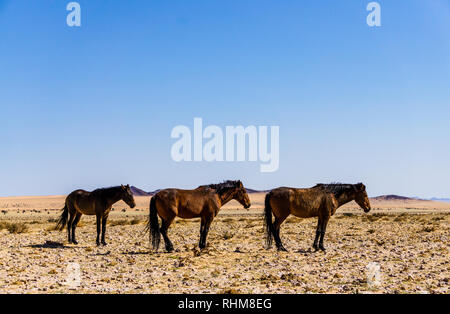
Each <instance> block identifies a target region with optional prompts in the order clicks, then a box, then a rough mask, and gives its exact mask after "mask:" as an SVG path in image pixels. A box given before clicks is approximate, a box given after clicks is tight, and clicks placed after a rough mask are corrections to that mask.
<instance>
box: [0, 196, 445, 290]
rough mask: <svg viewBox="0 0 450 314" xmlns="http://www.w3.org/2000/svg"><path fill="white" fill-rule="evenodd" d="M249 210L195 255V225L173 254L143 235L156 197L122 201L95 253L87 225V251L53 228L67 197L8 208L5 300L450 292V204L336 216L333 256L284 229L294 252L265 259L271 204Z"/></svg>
mask: <svg viewBox="0 0 450 314" xmlns="http://www.w3.org/2000/svg"><path fill="white" fill-rule="evenodd" d="M251 199H252V203H253V206H252V209H251V210H250V211H245V210H243V209H242V208H241V207H240V205H239V204H238V203H235V202H232V203H230V204H228V205H227V206H225V208H224V209H223V210H222V211H221V213H220V214H219V216H218V217H217V218H216V220H215V221H214V222H213V225H212V228H211V231H210V234H209V238H208V240H209V246H208V247H207V249H205V250H204V251H202V252H199V251H198V249H197V242H198V238H199V229H200V225H199V221H198V220H181V219H178V220H176V222H175V223H174V224H173V225H172V227H171V229H170V231H169V232H170V233H169V235H170V237H171V239H172V241H173V243H174V245H175V248H176V250H177V251H176V252H173V253H166V252H165V251H164V246H163V245H162V246H161V248H160V250H159V252H158V253H155V252H152V251H151V250H150V247H149V244H148V234H144V233H143V231H144V228H145V223H146V219H147V214H148V209H147V208H148V201H149V197H138V198H137V204H138V206H137V208H136V209H132V210H131V209H126V206H125V204H123V203H118V204H117V205H116V206H115V207H114V211H113V212H112V213H111V215H110V219H109V226H108V229H107V241H108V243H109V244H108V246H106V247H103V246H101V247H97V246H96V245H95V225H94V219H93V217H89V216H83V217H82V219H81V222H80V226H79V227H78V229H77V237H78V241H79V245H77V246H75V245H69V244H67V242H66V232H65V231H64V232H59V231H55V230H54V226H55V225H56V220H57V218H58V216H59V214H60V210H59V208H62V205H63V203H64V197H63V196H55V197H34V198H33V197H22V198H0V293H290V294H291V293H440V294H446V293H449V287H450V282H449V280H450V254H449V235H450V234H449V230H450V229H449V227H450V204H445V203H437V202H428V201H390V200H373V202H372V207H373V208H374V209H373V210H372V212H370V213H369V214H364V213H362V211H360V210H358V209H357V208H356V204H349V205H347V206H345V207H344V208H342V209H339V210H338V212H337V214H336V215H335V216H334V217H333V218H332V220H331V222H330V224H329V227H328V230H327V235H326V238H325V245H326V247H327V252H326V253H323V252H313V251H312V250H311V249H310V247H311V244H312V241H313V236H314V230H315V225H316V220H315V219H297V218H294V217H291V218H289V219H288V220H287V222H286V223H285V224H284V225H283V226H282V238H283V240H284V243H285V246H286V248H287V249H288V250H289V252H282V253H278V252H277V251H276V250H275V249H274V248H272V249H270V250H266V249H265V243H264V233H263V232H264V230H263V221H262V207H263V199H264V195H263V194H252V195H251Z"/></svg>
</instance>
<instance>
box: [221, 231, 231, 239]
mask: <svg viewBox="0 0 450 314" xmlns="http://www.w3.org/2000/svg"><path fill="white" fill-rule="evenodd" d="M233 237H234V234H233V233H232V232H231V231H225V232H224V233H223V235H222V238H223V239H224V240H229V239H231V238H233Z"/></svg>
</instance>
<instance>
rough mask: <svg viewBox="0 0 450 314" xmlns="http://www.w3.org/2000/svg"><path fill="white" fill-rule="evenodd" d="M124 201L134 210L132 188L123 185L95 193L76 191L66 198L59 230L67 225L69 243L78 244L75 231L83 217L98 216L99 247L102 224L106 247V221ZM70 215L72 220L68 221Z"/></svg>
mask: <svg viewBox="0 0 450 314" xmlns="http://www.w3.org/2000/svg"><path fill="white" fill-rule="evenodd" d="M120 200H123V201H124V202H125V203H127V205H128V206H130V207H131V208H134V207H135V206H136V203H135V201H134V197H133V194H132V193H131V189H130V186H129V185H127V186H125V185H121V186H117V187H112V188H106V189H97V190H95V191H93V192H86V191H84V190H76V191H73V192H72V193H70V194H69V195H68V196H67V198H66V206H64V208H63V212H62V214H61V218H60V219H59V222H58V225H57V226H56V228H57V229H59V230H60V231H61V230H63V229H64V227H65V225H66V223H67V231H68V238H69V243H73V244H78V242H77V240H76V238H75V229H76V227H77V224H78V222H79V221H80V218H81V215H83V214H84V215H96V216H97V245H100V223H101V231H102V242H101V243H102V244H103V245H106V241H105V233H106V221H107V219H108V215H109V212H110V211H111V207H112V206H113V205H114V204H115V203H117V202H118V201H120ZM69 214H70V218H69V219H68V220H67V218H68V216H69Z"/></svg>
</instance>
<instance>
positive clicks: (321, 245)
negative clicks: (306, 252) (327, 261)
mask: <svg viewBox="0 0 450 314" xmlns="http://www.w3.org/2000/svg"><path fill="white" fill-rule="evenodd" d="M329 219H330V217H324V219H323V221H322V228H321V230H320V241H319V248H320V249H321V250H322V251H324V252H325V247H324V246H323V238H324V237H325V231H326V229H327V224H328V220H329Z"/></svg>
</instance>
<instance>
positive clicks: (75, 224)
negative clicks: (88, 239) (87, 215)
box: [72, 213, 81, 244]
mask: <svg viewBox="0 0 450 314" xmlns="http://www.w3.org/2000/svg"><path fill="white" fill-rule="evenodd" d="M80 218H81V214H80V213H77V215H76V216H75V220H74V221H73V223H72V243H73V244H78V242H77V239H76V237H75V229H76V228H77V225H78V222H79V221H80Z"/></svg>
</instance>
